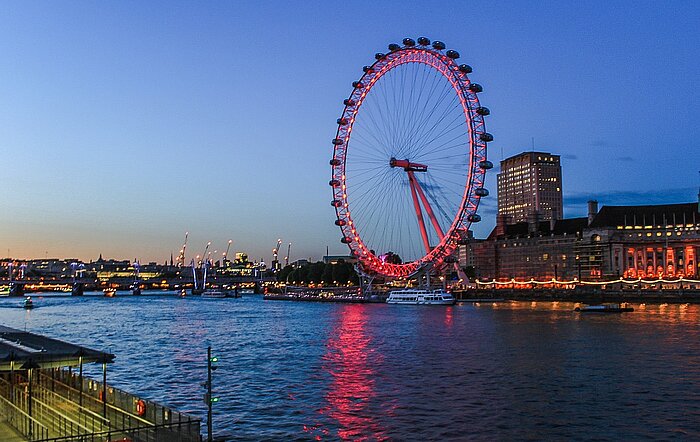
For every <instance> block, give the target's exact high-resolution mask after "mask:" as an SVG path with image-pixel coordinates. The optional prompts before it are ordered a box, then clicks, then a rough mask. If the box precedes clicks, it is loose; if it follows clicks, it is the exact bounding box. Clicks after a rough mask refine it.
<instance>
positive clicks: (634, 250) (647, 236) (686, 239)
mask: <svg viewBox="0 0 700 442" xmlns="http://www.w3.org/2000/svg"><path fill="white" fill-rule="evenodd" d="M698 206H699V204H698V203H685V204H664V205H653V206H651V205H650V206H603V207H602V209H601V210H600V211H598V203H597V202H596V201H590V202H589V204H588V216H587V217H581V218H569V219H561V220H556V221H554V220H552V221H537V222H533V221H531V222H520V223H515V224H499V225H497V226H496V228H494V230H493V231H492V232H491V234H490V235H489V237H488V238H487V239H485V240H481V241H474V242H473V244H472V245H471V247H470V248H469V249H465V250H466V251H468V253H472V254H473V257H471V260H472V262H474V267H475V268H476V274H477V277H478V278H480V279H482V280H493V279H496V280H509V279H516V280H521V281H522V280H529V279H531V278H533V279H535V280H539V281H542V280H551V279H552V278H557V279H559V280H572V279H574V278H576V279H578V280H583V281H590V280H612V279H618V278H628V279H636V278H643V279H656V278H667V279H675V278H679V277H685V278H692V279H699V277H700V263H698V255H699V254H700V213H699V212H698Z"/></svg>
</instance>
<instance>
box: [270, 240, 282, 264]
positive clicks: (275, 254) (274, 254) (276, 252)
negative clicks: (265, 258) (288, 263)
mask: <svg viewBox="0 0 700 442" xmlns="http://www.w3.org/2000/svg"><path fill="white" fill-rule="evenodd" d="M281 245H282V240H281V239H279V238H278V239H277V245H276V246H275V248H274V249H272V270H274V271H277V270H279V268H280V262H279V259H278V256H279V252H280V246H281Z"/></svg>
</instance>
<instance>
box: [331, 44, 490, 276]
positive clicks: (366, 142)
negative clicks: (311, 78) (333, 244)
mask: <svg viewBox="0 0 700 442" xmlns="http://www.w3.org/2000/svg"><path fill="white" fill-rule="evenodd" d="M388 49H389V51H388V52H387V53H377V54H375V56H374V62H373V63H372V64H369V65H367V66H364V67H363V69H362V70H363V73H362V75H361V76H360V78H359V79H358V80H356V81H354V82H352V91H351V93H350V95H349V97H348V98H347V99H345V101H344V105H345V107H344V109H343V112H342V114H341V116H340V118H338V120H337V125H338V126H337V132H336V136H335V138H333V141H332V144H333V157H332V159H331V160H330V165H331V168H332V174H331V180H330V182H329V184H330V186H331V188H332V191H333V199H332V201H331V205H332V206H333V207H334V208H335V212H336V220H335V224H336V225H337V226H338V227H339V228H340V230H341V232H342V236H341V241H342V242H343V243H345V244H347V246H348V247H349V248H350V252H351V254H352V255H353V256H355V257H356V258H357V260H358V264H359V265H360V267H361V270H362V271H363V272H366V273H367V274H373V275H380V276H384V277H390V278H395V277H411V276H413V275H415V274H417V273H418V272H420V271H422V270H425V269H429V268H433V267H436V266H440V265H442V264H444V263H445V262H446V261H449V260H450V259H449V257H450V256H452V255H453V253H454V251H455V249H456V248H457V245H458V243H459V242H460V241H462V240H464V239H466V236H467V232H468V230H469V228H470V225H471V224H472V223H476V222H479V221H480V220H481V217H480V216H479V215H478V214H477V209H478V206H479V201H480V199H481V198H482V197H485V196H487V195H488V190H487V189H485V188H484V176H485V172H486V170H488V169H490V168H492V167H493V164H492V163H491V162H490V161H488V160H487V157H486V150H487V143H488V142H490V141H492V140H493V136H492V135H491V134H489V133H488V132H486V127H485V124H484V117H485V116H487V115H489V110H488V108H486V107H483V106H481V104H480V103H479V98H478V94H479V93H480V92H482V90H483V89H482V87H481V85H479V84H477V83H473V82H471V81H470V79H469V77H468V74H471V72H472V68H471V67H470V66H469V65H467V64H460V63H458V62H457V61H456V60H457V59H459V58H460V55H459V53H458V52H457V51H454V50H446V49H445V44H444V43H442V42H440V41H433V42H432V43H431V41H430V40H429V39H427V38H425V37H420V38H418V39H417V41H415V40H413V39H411V38H405V39H403V45H398V44H390V45H389V47H388Z"/></svg>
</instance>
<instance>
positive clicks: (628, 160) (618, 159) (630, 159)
mask: <svg viewBox="0 0 700 442" xmlns="http://www.w3.org/2000/svg"><path fill="white" fill-rule="evenodd" d="M615 159H616V160H617V161H625V162H628V163H629V162H632V161H634V158H632V157H617V158H615Z"/></svg>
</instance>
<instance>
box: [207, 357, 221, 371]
mask: <svg viewBox="0 0 700 442" xmlns="http://www.w3.org/2000/svg"><path fill="white" fill-rule="evenodd" d="M217 362H219V357H218V356H212V357H211V358H209V366H210V367H211V369H212V370H216V369H217V368H219V367H218V365H215V364H216V363H217Z"/></svg>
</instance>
